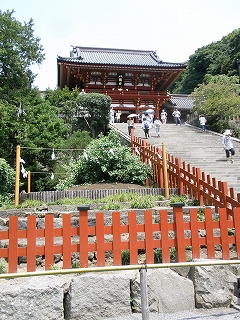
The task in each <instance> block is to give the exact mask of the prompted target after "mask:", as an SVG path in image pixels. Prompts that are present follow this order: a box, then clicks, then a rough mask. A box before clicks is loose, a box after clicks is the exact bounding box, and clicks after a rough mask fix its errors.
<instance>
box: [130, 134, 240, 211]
mask: <svg viewBox="0 0 240 320" xmlns="http://www.w3.org/2000/svg"><path fill="white" fill-rule="evenodd" d="M131 143H132V150H133V153H135V154H136V155H138V156H139V157H140V159H141V160H142V161H143V162H145V163H147V164H149V165H150V166H151V167H152V174H153V180H154V182H156V183H157V184H158V185H159V187H160V188H163V187H164V181H163V179H164V177H163V159H162V150H161V149H160V148H158V147H155V146H152V145H150V144H148V143H147V142H146V141H145V140H142V139H141V138H138V137H135V136H132V137H131ZM166 162H167V173H168V177H167V179H168V185H169V188H178V189H179V194H189V195H190V197H192V198H193V197H194V198H196V199H197V200H199V203H200V205H212V206H215V208H216V210H218V208H226V210H227V214H228V215H229V216H230V215H232V214H233V208H236V207H240V194H237V196H236V199H235V195H234V189H233V188H230V189H229V190H228V186H227V182H222V181H216V179H215V178H211V176H210V175H207V174H205V173H204V172H201V170H200V168H195V167H191V165H190V164H186V163H185V162H182V160H181V158H175V157H174V156H172V155H170V154H168V153H167V154H166Z"/></svg>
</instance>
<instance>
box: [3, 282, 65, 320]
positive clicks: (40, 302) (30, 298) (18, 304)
mask: <svg viewBox="0 0 240 320" xmlns="http://www.w3.org/2000/svg"><path fill="white" fill-rule="evenodd" d="M65 286H68V285H67V282H66V280H64V278H61V277H57V276H43V277H31V278H18V279H10V280H0V301H1V303H0V315H1V316H0V318H1V320H5V319H6V320H15V319H22V320H26V319H38V320H56V319H58V320H61V319H62V320H64V306H63V298H64V287H65Z"/></svg>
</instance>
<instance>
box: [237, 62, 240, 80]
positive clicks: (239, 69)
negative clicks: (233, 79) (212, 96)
mask: <svg viewBox="0 0 240 320" xmlns="http://www.w3.org/2000/svg"><path fill="white" fill-rule="evenodd" d="M237 65H238V74H239V84H240V59H237Z"/></svg>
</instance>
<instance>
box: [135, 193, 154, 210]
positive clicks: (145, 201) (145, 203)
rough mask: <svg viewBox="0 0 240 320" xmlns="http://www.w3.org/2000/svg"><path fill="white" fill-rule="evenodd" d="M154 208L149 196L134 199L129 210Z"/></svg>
mask: <svg viewBox="0 0 240 320" xmlns="http://www.w3.org/2000/svg"><path fill="white" fill-rule="evenodd" d="M153 206H154V197H153V196H151V195H147V196H142V197H140V196H139V197H138V198H135V199H134V200H132V201H131V202H130V208H135V209H148V208H152V207H153Z"/></svg>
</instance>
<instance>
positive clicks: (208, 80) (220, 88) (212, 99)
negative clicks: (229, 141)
mask: <svg viewBox="0 0 240 320" xmlns="http://www.w3.org/2000/svg"><path fill="white" fill-rule="evenodd" d="M239 93H240V88H239V84H238V77H236V76H233V77H228V76H226V75H217V76H211V75H206V76H205V78H204V83H202V84H200V85H199V86H198V87H197V88H195V89H194V92H193V93H192V94H191V96H192V97H193V98H194V108H193V110H192V112H196V113H197V114H198V115H200V114H204V115H205V117H206V118H207V124H208V128H209V129H211V130H213V131H217V132H222V131H223V130H225V129H227V128H229V119H232V118H233V117H235V118H239V116H240V95H239ZM232 130H233V131H235V133H236V135H235V136H237V135H238V134H239V132H237V131H236V130H237V129H236V128H234V127H233V128H232Z"/></svg>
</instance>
